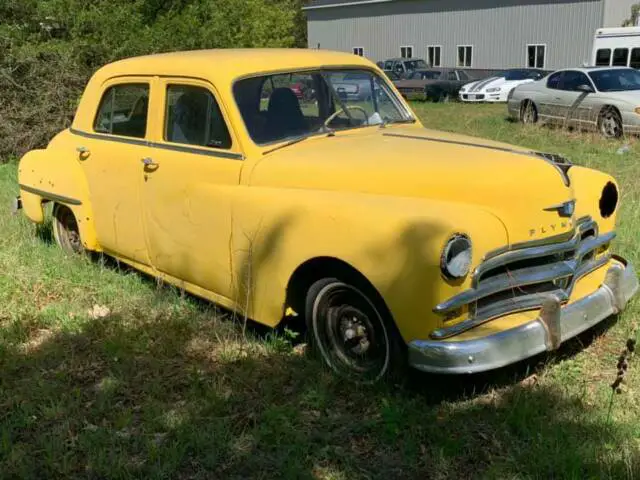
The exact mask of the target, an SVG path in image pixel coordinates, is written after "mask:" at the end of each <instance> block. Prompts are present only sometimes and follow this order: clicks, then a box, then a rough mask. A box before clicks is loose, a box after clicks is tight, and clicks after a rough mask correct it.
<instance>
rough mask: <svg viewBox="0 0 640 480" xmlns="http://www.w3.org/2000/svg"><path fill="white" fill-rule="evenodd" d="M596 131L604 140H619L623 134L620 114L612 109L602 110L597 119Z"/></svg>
mask: <svg viewBox="0 0 640 480" xmlns="http://www.w3.org/2000/svg"><path fill="white" fill-rule="evenodd" d="M598 130H600V133H601V134H602V136H603V137H605V138H620V137H621V136H622V134H623V133H624V132H623V128H622V117H620V112H618V110H616V109H615V108H612V107H607V108H604V109H603V110H602V112H600V116H599V117H598Z"/></svg>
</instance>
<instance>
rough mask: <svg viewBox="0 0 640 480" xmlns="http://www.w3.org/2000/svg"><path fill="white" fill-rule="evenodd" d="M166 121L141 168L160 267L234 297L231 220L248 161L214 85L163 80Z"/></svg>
mask: <svg viewBox="0 0 640 480" xmlns="http://www.w3.org/2000/svg"><path fill="white" fill-rule="evenodd" d="M158 87H159V88H158V98H157V101H158V102H159V103H161V104H162V105H163V109H162V111H163V112H164V115H163V116H164V118H163V120H162V121H161V122H158V124H157V127H156V130H155V131H154V132H153V136H154V138H153V139H154V142H153V145H154V148H153V152H152V153H150V154H149V155H148V157H147V158H146V159H145V164H144V165H140V166H139V168H140V169H141V172H143V175H144V177H143V178H144V181H143V184H142V195H141V198H142V206H143V210H144V225H145V232H146V238H147V245H148V250H149V257H150V260H151V263H152V265H153V266H154V267H155V268H156V269H157V270H158V271H160V272H163V273H165V274H168V275H170V276H172V277H174V278H176V279H179V280H182V281H185V282H188V283H189V284H191V285H195V286H197V287H200V288H203V289H205V290H207V291H210V292H213V293H214V294H217V295H218V296H220V297H222V298H227V299H229V298H232V296H233V294H232V288H233V285H232V281H231V280H232V275H231V265H230V262H231V253H232V252H231V246H230V242H231V223H232V208H233V203H234V198H235V197H236V196H237V195H238V193H239V189H240V186H239V182H240V174H241V170H242V166H243V156H242V154H241V153H240V147H239V145H238V142H237V141H236V139H235V138H234V137H233V135H232V130H231V128H229V127H228V125H229V122H228V119H227V117H226V115H225V114H224V113H223V112H224V108H223V106H222V105H220V103H219V100H218V98H219V96H218V95H217V94H216V92H215V89H214V88H213V86H212V85H211V84H209V83H208V82H205V81H203V80H195V79H194V80H192V79H184V78H163V79H161V80H159V82H158Z"/></svg>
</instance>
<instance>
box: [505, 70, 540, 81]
mask: <svg viewBox="0 0 640 480" xmlns="http://www.w3.org/2000/svg"><path fill="white" fill-rule="evenodd" d="M498 76H499V77H504V78H505V80H528V79H533V80H538V79H540V78H542V72H540V71H539V70H527V69H522V70H507V71H504V72H502V73H500V74H499V75H498Z"/></svg>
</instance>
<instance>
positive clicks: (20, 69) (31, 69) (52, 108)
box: [0, 0, 306, 161]
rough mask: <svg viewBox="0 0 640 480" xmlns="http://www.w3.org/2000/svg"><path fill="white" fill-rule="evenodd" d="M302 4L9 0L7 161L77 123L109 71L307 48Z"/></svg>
mask: <svg viewBox="0 0 640 480" xmlns="http://www.w3.org/2000/svg"><path fill="white" fill-rule="evenodd" d="M301 3H303V0H91V1H87V0H19V1H18V0H9V1H8V2H7V1H2V0H0V161H2V160H3V159H4V160H5V161H6V160H7V159H8V158H10V157H13V156H18V157H19V156H20V155H22V154H23V153H24V152H25V151H27V150H29V149H32V148H37V147H41V146H43V145H46V143H47V142H48V141H49V140H50V139H51V137H52V136H53V135H54V134H55V133H56V132H58V131H60V130H61V129H63V128H65V127H67V126H68V125H69V123H70V121H71V119H72V117H73V113H74V111H75V107H76V105H77V102H78V99H79V97H80V94H81V93H82V88H83V87H84V85H85V83H86V81H87V79H88V78H89V77H90V76H91V74H92V73H93V72H94V71H95V70H96V69H97V68H98V67H100V66H101V65H104V64H105V63H108V62H112V61H114V60H118V59H120V58H126V57H131V56H135V55H143V54H148V53H157V52H167V51H175V50H193V49H201V48H240V47H296V46H305V44H306V21H305V19H304V16H303V14H302V11H301Z"/></svg>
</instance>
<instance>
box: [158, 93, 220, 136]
mask: <svg viewBox="0 0 640 480" xmlns="http://www.w3.org/2000/svg"><path fill="white" fill-rule="evenodd" d="M164 138H165V140H167V141H168V142H174V143H182V144H186V145H199V146H201V147H212V148H224V149H228V148H231V136H230V135H229V130H228V129H227V124H226V123H225V121H224V117H223V116H222V112H221V111H220V107H219V106H218V102H216V99H215V98H214V97H213V95H212V94H211V92H210V91H209V90H207V89H206V88H202V87H196V86H191V85H169V86H168V87H167V112H166V118H165V135H164Z"/></svg>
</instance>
